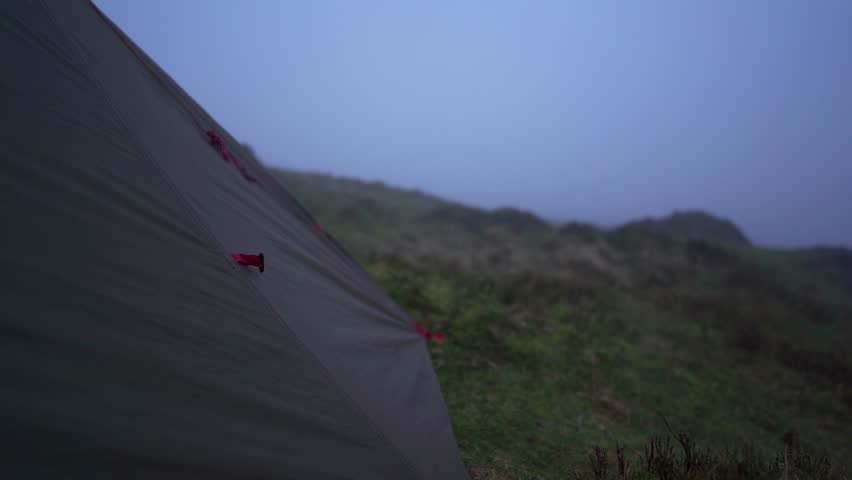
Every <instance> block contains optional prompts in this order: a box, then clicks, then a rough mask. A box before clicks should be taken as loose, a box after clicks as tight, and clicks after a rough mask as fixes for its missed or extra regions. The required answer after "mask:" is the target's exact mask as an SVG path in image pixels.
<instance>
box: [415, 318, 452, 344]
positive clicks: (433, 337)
mask: <svg viewBox="0 0 852 480" xmlns="http://www.w3.org/2000/svg"><path fill="white" fill-rule="evenodd" d="M414 328H416V329H417V331H418V332H419V333H420V335H423V338H426V339H427V340H446V339H447V336H446V335H444V333H443V332H435V333H432V332H430V331H429V330H426V329H425V328H423V325H420V322H418V321H417V320H414Z"/></svg>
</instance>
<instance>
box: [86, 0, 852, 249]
mask: <svg viewBox="0 0 852 480" xmlns="http://www.w3.org/2000/svg"><path fill="white" fill-rule="evenodd" d="M96 3H97V4H98V5H99V6H100V7H101V8H102V9H103V10H104V11H105V12H106V14H107V15H108V16H109V17H110V18H112V19H113V21H115V22H116V23H117V24H118V25H119V26H120V27H121V28H122V29H123V30H124V31H125V32H126V33H127V34H129V35H130V36H131V38H133V39H134V40H135V41H136V42H137V43H138V44H139V45H140V46H141V47H142V48H143V49H144V50H145V51H146V52H147V53H148V54H149V55H150V56H151V57H153V58H154V60H155V61H157V62H158V63H159V64H160V66H162V67H163V68H164V69H165V70H166V71H167V72H169V73H170V74H171V76H172V77H173V78H175V79H176V80H177V81H178V83H180V84H181V85H182V86H183V88H184V89H185V90H187V91H188V92H189V93H190V95H192V96H193V97H194V98H195V99H196V100H197V101H198V102H199V103H200V104H201V105H202V106H204V107H205V108H206V109H207V111H208V112H210V113H211V114H212V115H213V116H214V117H215V118H216V119H217V120H218V121H219V122H220V123H221V124H222V125H223V126H224V127H225V128H226V129H228V130H229V131H230V132H231V133H232V134H233V135H234V136H236V137H237V138H240V139H242V140H243V141H245V142H246V143H249V144H250V145H251V146H252V147H253V148H254V149H255V150H256V151H257V153H258V154H259V156H260V157H261V158H262V159H263V161H264V162H266V163H267V164H271V165H280V166H285V167H288V168H295V169H301V170H309V171H317V172H325V173H332V174H336V175H345V176H352V177H357V178H363V179H369V180H381V181H384V182H386V183H389V184H393V185H398V186H402V187H407V188H418V189H420V190H423V191H427V192H430V193H434V194H436V195H439V196H441V197H445V198H448V199H452V200H457V201H462V202H465V203H469V204H472V205H476V206H482V207H486V208H494V207H499V206H514V207H517V208H522V209H526V210H530V211H533V212H536V213H537V214H540V215H542V216H544V217H547V218H550V219H554V220H581V221H591V222H595V223H598V224H602V225H607V226H609V225H616V224H619V223H622V222H625V221H629V220H633V219H637V218H640V217H646V216H662V215H667V214H668V213H671V212H672V211H673V210H684V209H702V210H706V211H709V212H711V213H714V214H717V215H721V216H724V217H726V218H729V219H731V220H733V221H734V222H736V223H737V224H738V225H739V226H740V227H741V228H742V229H743V230H744V231H745V233H746V234H747V235H748V236H749V237H750V238H751V239H752V240H753V241H754V242H756V243H760V244H763V245H770V246H783V247H795V246H810V245H816V244H821V245H825V244H828V245H847V246H852V28H850V26H851V25H852V2H850V1H848V0H819V1H817V0H808V1H806V0H800V1H786V0H750V1H743V0H713V1H709V0H707V1H688V2H687V1H682V0H670V1H658V0H647V1H641V2H637V1H606V0H601V1H598V0H596V1H591V0H589V1H570V0H554V1H546V0H516V1H501V0H481V1H474V0H469V1H467V0H446V1H431V2H414V1H406V0H393V1H374V0H348V1H345V0H339V1H332V0H300V1H296V0H271V1H260V0H254V1H244V2H229V1H216V0H204V1H201V0H196V1H192V0H181V1H177V2H176V1H164V0H146V1H131V0H96Z"/></svg>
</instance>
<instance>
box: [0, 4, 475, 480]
mask: <svg viewBox="0 0 852 480" xmlns="http://www.w3.org/2000/svg"><path fill="white" fill-rule="evenodd" d="M0 52H2V60H3V65H4V66H5V68H4V73H3V75H2V76H0V95H2V97H1V98H2V108H0V172H2V174H0V182H2V185H0V212H2V220H3V225H4V233H3V236H2V238H3V248H2V251H0V266H2V271H3V273H4V281H3V288H2V305H3V313H2V316H0V372H2V373H0V382H2V383H0V385H2V387H0V388H2V395H0V404H2V408H0V431H2V432H3V434H4V437H5V438H4V447H3V448H2V449H0V451H2V453H0V457H2V458H0V460H2V463H0V472H3V477H4V478H18V477H27V478H29V476H30V475H33V476H37V475H42V476H44V477H48V478H49V477H61V478H68V477H73V478H98V477H102V478H205V479H219V478H292V479H348V478H353V479H356V478H357V479H408V478H410V479H464V478H468V474H467V472H466V471H465V468H464V466H463V464H462V461H461V459H460V455H459V451H458V447H457V442H456V440H455V438H454V434H453V431H452V427H451V423H450V419H449V416H448V413H447V408H446V405H445V402H444V399H443V395H442V392H441V389H440V385H439V384H438V381H437V378H436V375H435V373H434V370H433V368H432V363H431V358H430V356H429V352H428V349H427V348H426V341H427V340H426V339H425V338H424V336H423V335H421V333H420V332H418V329H417V328H416V326H415V325H414V324H413V322H412V319H411V318H410V317H408V316H407V315H406V314H405V312H403V311H402V310H401V309H400V308H399V307H398V306H397V305H396V304H394V302H393V301H392V300H391V299H390V298H389V297H388V296H387V295H386V294H385V293H384V292H383V291H382V290H381V288H380V287H378V286H377V285H376V284H375V282H374V281H373V280H372V279H371V278H370V276H369V275H368V274H367V273H365V271H364V270H363V269H362V268H361V267H360V266H359V265H358V263H357V262H356V261H354V260H353V258H352V257H350V256H349V255H348V254H347V253H346V251H345V250H344V249H342V248H341V247H340V245H339V244H338V243H336V242H335V241H334V239H333V237H332V236H331V235H330V234H329V233H328V232H326V231H325V230H324V229H323V228H322V227H321V226H320V225H319V224H317V222H316V221H315V220H314V219H313V217H312V216H311V215H310V214H309V213H308V212H307V211H305V209H304V208H302V206H300V205H299V203H298V202H297V201H295V200H294V199H293V198H292V197H291V196H290V195H289V194H288V193H287V191H286V190H285V189H284V188H283V187H282V186H281V185H280V184H279V183H277V182H276V179H275V178H273V176H272V175H271V174H270V173H269V172H268V171H266V170H264V167H263V166H262V165H261V164H260V163H259V162H258V161H257V160H256V159H254V158H252V157H251V155H250V154H249V152H247V151H246V150H245V149H244V148H243V147H241V145H240V143H239V142H237V141H235V140H234V139H233V138H232V137H231V136H230V135H229V134H228V132H226V131H225V130H224V129H223V128H222V127H221V126H220V125H219V124H218V123H216V121H215V120H213V119H212V118H211V117H210V116H209V115H208V114H207V113H205V111H204V110H203V109H202V108H201V107H200V106H199V105H198V104H197V103H195V102H194V101H193V100H192V99H191V98H190V97H189V96H188V95H187V94H186V92H184V91H183V90H182V89H181V88H180V87H179V86H178V85H177V84H176V83H175V82H174V81H173V80H172V79H171V78H170V77H169V76H168V75H167V74H166V73H164V72H163V71H162V70H161V69H160V68H159V67H158V66H157V65H156V64H155V63H154V62H153V61H152V60H151V59H150V58H149V57H148V56H147V55H146V54H145V53H144V52H143V51H142V50H140V49H139V47H137V46H136V45H135V44H134V43H133V42H132V41H131V40H130V39H129V38H128V37H127V36H125V35H124V34H123V33H122V32H121V30H120V29H119V28H117V27H116V25H114V24H113V23H111V22H110V21H109V19H108V18H106V17H105V16H104V15H103V14H102V13H101V12H100V11H99V10H98V9H97V7H96V6H95V5H94V4H91V3H88V2H86V1H82V0H76V1H58V0H57V1H42V0H29V1H28V0H14V1H8V2H2V4H0ZM223 68H227V66H225V65H223ZM259 253H263V257H262V258H261V256H260V255H258V254H259ZM260 267H262V268H263V271H261V268H260Z"/></svg>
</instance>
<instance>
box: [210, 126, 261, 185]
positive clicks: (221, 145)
mask: <svg viewBox="0 0 852 480" xmlns="http://www.w3.org/2000/svg"><path fill="white" fill-rule="evenodd" d="M206 133H207V138H209V139H210V145H213V146H214V147H215V148H216V150H219V153H221V154H222V158H224V159H225V161H226V162H234V166H235V167H237V170H239V171H240V174H242V176H243V178H245V179H246V180H248V181H249V182H256V181H257V177H255V176H254V175H252V174H250V173H249V172H248V169H247V168H246V166H245V165H243V162H242V161H241V160H240V159H239V158H237V157H235V156H234V154H233V153H231V151H230V150H228V146H227V145H225V140H223V139H222V137H220V136H219V135H217V134H216V132H214V131H212V130H207V132H206Z"/></svg>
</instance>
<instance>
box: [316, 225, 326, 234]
mask: <svg viewBox="0 0 852 480" xmlns="http://www.w3.org/2000/svg"><path fill="white" fill-rule="evenodd" d="M317 231H318V232H319V233H325V229H324V228H322V225H320V224H319V223H318V224H317Z"/></svg>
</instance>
